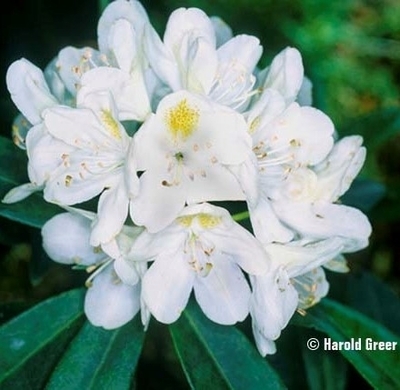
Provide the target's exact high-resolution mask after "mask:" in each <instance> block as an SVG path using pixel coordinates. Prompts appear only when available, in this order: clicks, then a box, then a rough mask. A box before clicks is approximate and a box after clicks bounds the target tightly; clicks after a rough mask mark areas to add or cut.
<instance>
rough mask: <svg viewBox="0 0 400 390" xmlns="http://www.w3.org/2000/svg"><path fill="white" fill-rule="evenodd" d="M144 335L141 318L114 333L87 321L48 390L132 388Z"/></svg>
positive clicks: (59, 365) (58, 366)
mask: <svg viewBox="0 0 400 390" xmlns="http://www.w3.org/2000/svg"><path fill="white" fill-rule="evenodd" d="M144 335H145V333H144V330H143V327H142V326H141V324H140V320H139V319H136V320H135V321H131V322H129V323H128V324H126V325H125V326H123V327H121V328H118V329H115V330H105V329H102V328H98V327H95V326H93V325H91V324H90V323H89V322H86V323H85V325H84V326H83V328H82V330H81V331H80V332H79V334H78V335H77V336H76V337H75V339H74V340H73V341H72V342H71V344H70V346H69V348H68V350H67V351H66V353H65V355H64V356H63V357H62V359H61V360H60V362H59V364H58V365H57V367H56V369H55V370H54V372H53V373H52V375H51V378H50V381H49V383H48V385H47V386H46V389H47V390H51V389H55V390H58V389H69V390H72V389H77V390H80V389H85V390H86V389H87V390H89V389H118V390H123V389H129V388H130V386H131V381H132V377H133V374H134V372H135V368H136V365H137V362H138V360H139V356H140V353H141V350H142V346H143V342H144Z"/></svg>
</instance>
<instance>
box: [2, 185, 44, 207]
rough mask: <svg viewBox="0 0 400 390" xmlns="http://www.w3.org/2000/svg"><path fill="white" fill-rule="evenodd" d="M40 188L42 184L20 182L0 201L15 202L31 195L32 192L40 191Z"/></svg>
mask: <svg viewBox="0 0 400 390" xmlns="http://www.w3.org/2000/svg"><path fill="white" fill-rule="evenodd" d="M42 189H43V187H42V186H37V185H36V184H32V183H26V184H22V185H20V186H18V187H14V188H13V189H11V190H10V191H8V192H7V194H6V195H5V196H4V198H3V199H2V200H1V201H2V203H6V204H11V203H16V202H19V201H20V200H23V199H25V198H27V197H28V196H30V195H32V194H33V193H34V192H37V191H41V190H42Z"/></svg>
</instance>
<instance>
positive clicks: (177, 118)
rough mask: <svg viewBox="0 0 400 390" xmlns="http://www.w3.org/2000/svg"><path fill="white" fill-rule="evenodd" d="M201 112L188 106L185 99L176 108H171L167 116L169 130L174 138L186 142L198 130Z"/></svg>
mask: <svg viewBox="0 0 400 390" xmlns="http://www.w3.org/2000/svg"><path fill="white" fill-rule="evenodd" d="M199 116H200V115H199V111H198V110H197V109H196V108H192V107H190V106H189V105H188V103H187V100H186V99H183V100H182V101H180V102H179V103H178V104H177V105H176V106H175V107H174V108H171V109H170V110H169V111H168V112H167V115H166V122H167V126H168V130H169V131H170V133H171V135H172V137H173V138H174V139H175V140H176V139H181V140H185V139H187V138H188V137H190V136H191V135H192V134H193V132H194V131H195V130H196V127H197V125H198V122H199Z"/></svg>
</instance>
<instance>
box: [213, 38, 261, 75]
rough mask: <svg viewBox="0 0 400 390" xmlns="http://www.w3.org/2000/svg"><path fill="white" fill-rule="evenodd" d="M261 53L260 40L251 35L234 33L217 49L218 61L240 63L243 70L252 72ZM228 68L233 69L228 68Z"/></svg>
mask: <svg viewBox="0 0 400 390" xmlns="http://www.w3.org/2000/svg"><path fill="white" fill-rule="evenodd" d="M261 54H262V47H261V45H260V40H259V39H258V38H256V37H253V36H251V35H246V34H241V35H236V36H235V37H233V38H232V39H230V40H229V41H228V42H226V43H225V44H224V45H222V46H221V47H220V48H219V49H218V58H219V61H220V62H230V63H232V64H233V63H234V62H235V63H236V65H238V64H240V65H241V66H243V68H242V69H243V70H246V71H248V72H250V73H251V72H253V69H254V68H255V66H256V65H257V63H258V61H259V59H260V57H261ZM230 70H233V69H232V68H230Z"/></svg>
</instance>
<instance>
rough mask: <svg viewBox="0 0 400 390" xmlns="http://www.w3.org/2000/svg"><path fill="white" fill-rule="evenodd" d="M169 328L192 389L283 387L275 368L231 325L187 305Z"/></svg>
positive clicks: (248, 389) (247, 389)
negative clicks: (222, 323) (226, 324)
mask: <svg viewBox="0 0 400 390" xmlns="http://www.w3.org/2000/svg"><path fill="white" fill-rule="evenodd" d="M170 332H171V335H172V339H173V342H174V345H175V349H176V351H177V354H178V357H179V359H180V361H181V364H182V367H183V369H184V372H185V375H186V377H187V379H188V381H189V384H190V386H191V388H193V389H211V388H213V389H235V390H239V389H243V390H251V389H263V390H268V389H284V388H285V386H284V385H283V383H282V381H281V379H280V378H279V376H278V374H277V373H276V372H275V370H274V369H273V368H272V367H270V366H269V364H268V363H267V362H266V360H265V359H263V358H262V357H261V356H260V355H259V353H258V352H257V350H256V349H255V347H254V345H253V344H252V343H251V342H250V341H249V340H248V339H247V337H246V336H245V335H244V334H243V333H242V332H240V331H239V330H238V329H236V328H235V327H233V326H222V325H217V324H215V323H213V322H211V321H210V320H208V319H207V318H206V317H205V316H204V315H203V313H202V312H201V311H200V310H199V308H198V307H197V306H194V305H189V306H188V307H187V308H186V310H185V311H184V312H183V314H182V316H181V318H180V319H179V320H178V321H177V322H176V323H174V324H173V325H171V326H170Z"/></svg>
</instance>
